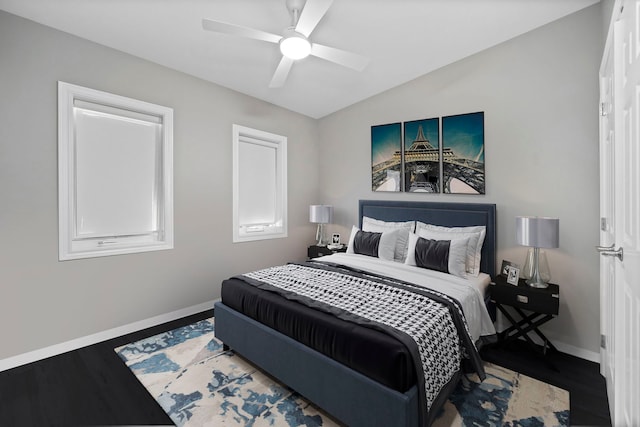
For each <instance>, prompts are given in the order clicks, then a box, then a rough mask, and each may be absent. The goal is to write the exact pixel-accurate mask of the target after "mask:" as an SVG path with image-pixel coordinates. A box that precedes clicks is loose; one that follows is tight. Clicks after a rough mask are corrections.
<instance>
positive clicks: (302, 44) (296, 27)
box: [202, 0, 369, 88]
mask: <svg viewBox="0 0 640 427" xmlns="http://www.w3.org/2000/svg"><path fill="white" fill-rule="evenodd" d="M331 3H333V0H286V6H287V9H288V10H289V12H290V13H291V16H292V20H291V26H289V27H287V28H286V29H285V30H284V31H283V34H282V35H277V34H273V33H268V32H265V31H262V30H257V29H254V28H248V27H243V26H241V25H236V24H229V23H227V22H222V21H214V20H211V19H206V18H205V19H203V20H202V28H204V29H205V30H208V31H214V32H217V33H224V34H231V35H235V36H240V37H248V38H250V39H255V40H261V41H265V42H270V43H275V44H279V45H280V52H281V53H282V59H281V60H280V63H279V64H278V67H277V68H276V71H275V73H274V74H273V78H272V79H271V82H270V83H269V87H271V88H277V87H281V86H283V85H284V82H285V81H286V80H287V76H288V75H289V71H290V70H291V66H292V65H293V63H294V62H295V61H296V60H299V59H303V58H306V57H307V56H308V55H313V56H316V57H318V58H322V59H325V60H327V61H330V62H333V63H335V64H339V65H342V66H344V67H348V68H351V69H353V70H356V71H362V70H363V69H364V68H365V67H366V66H367V64H368V63H369V59H368V58H365V57H364V56H361V55H358V54H356V53H352V52H347V51H345V50H342V49H337V48H334V47H329V46H325V45H321V44H318V43H312V42H311V41H310V40H309V36H310V35H311V33H312V32H313V30H314V29H315V28H316V25H318V22H320V20H321V19H322V17H324V15H325V13H327V10H329V7H330V6H331Z"/></svg>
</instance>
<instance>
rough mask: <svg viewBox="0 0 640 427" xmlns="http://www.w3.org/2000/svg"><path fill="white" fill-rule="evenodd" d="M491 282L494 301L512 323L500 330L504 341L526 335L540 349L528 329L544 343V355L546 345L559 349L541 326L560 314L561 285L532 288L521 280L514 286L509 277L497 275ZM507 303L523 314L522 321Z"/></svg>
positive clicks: (554, 349) (521, 315)
mask: <svg viewBox="0 0 640 427" xmlns="http://www.w3.org/2000/svg"><path fill="white" fill-rule="evenodd" d="M491 285H492V286H491V301H493V302H494V303H495V304H496V307H497V308H498V309H499V310H500V311H501V312H502V314H503V315H504V317H506V318H507V319H508V320H509V322H511V326H510V327H509V328H507V329H506V330H504V331H502V332H501V333H500V341H501V342H505V341H510V340H513V339H516V338H520V337H523V338H524V339H526V340H527V342H529V344H531V346H533V348H534V349H536V350H537V351H539V348H538V346H536V345H535V343H534V342H533V340H532V339H531V338H530V337H529V335H528V334H529V332H535V334H536V335H538V337H540V339H542V341H543V343H544V346H543V349H542V353H543V354H546V351H547V348H549V349H551V350H553V351H558V350H557V349H556V348H555V347H554V345H553V344H551V342H550V341H549V340H548V339H547V337H545V336H544V334H543V333H542V332H541V331H540V330H539V329H538V327H539V326H540V325H542V324H544V323H547V322H548V321H549V320H551V319H553V318H554V316H557V315H558V311H559V307H560V288H559V287H558V285H554V284H551V283H549V284H548V286H547V287H546V288H532V287H530V286H528V285H527V284H526V283H525V281H524V280H522V279H520V280H519V281H518V286H512V285H510V284H508V283H507V278H506V277H505V276H503V275H498V276H496V278H495V281H494V282H493V283H492V284H491ZM505 306H510V307H512V308H513V309H514V310H515V311H516V312H517V313H518V315H520V318H521V319H520V321H516V320H515V318H514V317H513V316H512V315H511V313H510V312H509V311H507V310H506V309H505ZM523 309H524V310H527V311H530V312H531V313H530V314H528V315H527V314H525V313H524V312H523V311H522V310H523Z"/></svg>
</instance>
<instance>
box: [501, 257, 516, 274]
mask: <svg viewBox="0 0 640 427" xmlns="http://www.w3.org/2000/svg"><path fill="white" fill-rule="evenodd" d="M509 267H516V268H520V266H519V265H518V264H516V263H515V262H511V261H507V260H506V259H505V260H503V261H502V268H500V274H501V275H503V276H504V277H509Z"/></svg>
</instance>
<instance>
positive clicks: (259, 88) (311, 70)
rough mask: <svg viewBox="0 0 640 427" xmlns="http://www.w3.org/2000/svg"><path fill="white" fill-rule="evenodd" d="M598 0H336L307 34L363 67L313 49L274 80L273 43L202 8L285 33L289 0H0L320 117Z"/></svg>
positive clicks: (6, 6) (1, 5) (0, 5)
mask: <svg viewBox="0 0 640 427" xmlns="http://www.w3.org/2000/svg"><path fill="white" fill-rule="evenodd" d="M598 1H599V0H394V1H391V0H386V1H385V0H335V1H334V3H333V4H332V6H331V7H330V8H329V11H328V12H327V14H326V15H325V16H324V18H323V19H322V20H321V21H320V23H319V24H318V26H317V27H316V29H315V31H314V32H313V33H312V34H311V37H310V39H311V41H312V42H313V41H316V42H318V43H321V44H324V45H328V46H332V47H337V48H341V49H344V50H349V51H352V52H355V53H358V54H361V55H364V56H367V57H368V58H370V60H371V61H370V63H369V65H368V66H367V68H366V69H365V70H364V71H362V72H357V71H353V70H350V69H348V68H344V67H341V66H339V65H336V64H333V63H330V62H327V61H324V60H322V59H319V58H315V57H308V58H306V59H304V60H301V61H298V62H296V63H295V64H294V65H293V68H292V70H291V73H290V74H289V78H288V80H287V81H286V83H285V85H284V86H283V87H282V88H278V89H270V88H269V87H268V85H269V82H270V80H271V77H272V75H273V72H274V70H275V68H276V66H277V64H278V62H279V60H280V52H279V50H278V46H277V45H275V44H271V43H266V42H261V41H255V40H249V39H242V38H239V37H234V36H228V35H222V34H217V33H213V32H208V31H204V30H203V29H202V24H201V21H202V18H209V19H214V20H220V21H226V22H230V23H234V24H239V25H244V26H247V27H253V28H257V29H261V30H263V31H267V32H272V33H275V34H282V31H283V29H284V28H285V27H287V26H288V25H290V21H291V18H290V16H289V12H288V11H287V9H286V7H285V0H0V9H2V10H5V11H7V12H10V13H13V14H15V15H19V16H22V17H25V18H28V19H31V20H33V21H36V22H39V23H41V24H44V25H47V26H50V27H53V28H56V29H59V30H62V31H65V32H68V33H71V34H74V35H77V36H79V37H82V38H85V39H88V40H91V41H94V42H96V43H100V44H103V45H106V46H109V47H112V48H114V49H118V50H120V51H123V52H127V53H130V54H132V55H136V56H139V57H141V58H145V59H147V60H149V61H153V62H155V63H158V64H162V65H165V66H167V67H170V68H173V69H176V70H179V71H182V72H185V73H188V74H191V75H194V76H197V77H199V78H202V79H204V80H208V81H211V82H214V83H217V84H219V85H222V86H225V87H228V88H231V89H234V90H236V91H238V92H242V93H245V94H247V95H251V96H253V97H256V98H259V99H262V100H265V101H268V102H270V103H273V104H276V105H279V106H282V107H284V108H287V109H290V110H293V111H297V112H299V113H302V114H305V115H307V116H310V117H313V118H320V117H323V116H325V115H328V114H331V113H333V112H335V111H337V110H340V109H342V108H344V107H347V106H349V105H351V104H354V103H356V102H358V101H361V100H363V99H365V98H368V97H370V96H372V95H375V94H378V93H380V92H383V91H385V90H387V89H391V88H393V87H395V86H398V85H400V84H402V83H405V82H407V81H409V80H412V79H414V78H416V77H419V76H421V75H424V74H426V73H428V72H430V71H433V70H435V69H437V68H440V67H442V66H445V65H447V64H450V63H452V62H454V61H457V60H459V59H462V58H464V57H466V56H468V55H471V54H474V53H476V52H479V51H481V50H483V49H486V48H488V47H491V46H494V45H496V44H498V43H501V42H503V41H505V40H508V39H510V38H513V37H516V36H518V35H520V34H523V33H525V32H527V31H530V30H532V29H534V28H537V27H539V26H542V25H544V24H547V23H549V22H551V21H554V20H556V19H559V18H561V17H563V16H566V15H568V14H571V13H573V12H576V11H578V10H580V9H582V8H585V7H587V6H590V5H592V4H594V3H597V2H598Z"/></svg>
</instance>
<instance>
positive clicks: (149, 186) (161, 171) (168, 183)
mask: <svg viewBox="0 0 640 427" xmlns="http://www.w3.org/2000/svg"><path fill="white" fill-rule="evenodd" d="M87 117H93V119H88V118H87ZM100 118H104V120H100ZM83 120H84V122H83ZM89 120H92V121H93V122H92V123H100V127H105V128H106V129H107V130H106V131H102V132H98V131H97V127H98V126H93V127H92V126H85V127H84V128H83V127H82V126H83V125H82V123H87V122H88V121H89ZM79 129H85V130H83V131H80V130H79ZM124 129H127V130H124ZM133 129H136V131H133ZM143 129H144V130H143ZM110 130H113V133H114V135H116V134H117V136H118V137H119V138H118V139H117V141H118V142H114V144H116V145H114V147H117V144H120V145H122V144H125V146H126V142H124V141H126V140H128V139H135V138H137V139H135V140H136V141H141V142H142V143H144V144H141V145H140V147H141V148H138V149H136V150H134V151H133V154H130V155H129V156H128V157H127V158H126V159H127V160H128V161H129V162H130V163H132V164H134V166H131V165H128V166H127V167H124V166H123V163H121V164H119V162H118V159H117V156H111V155H110V154H109V155H108V156H105V158H104V160H103V159H102V157H100V156H96V155H94V156H93V157H92V160H87V157H83V156H81V155H79V154H78V153H79V151H78V150H79V149H80V150H84V151H83V152H84V153H88V152H91V150H90V149H89V148H88V144H89V142H88V141H92V142H91V144H102V145H101V146H97V145H96V146H97V147H98V150H102V152H107V153H108V151H109V149H110V148H109V147H108V146H105V145H104V144H106V143H107V141H108V138H104V137H103V136H102V135H108V134H109V131H110ZM83 132H84V133H83ZM134 133H135V135H134ZM94 134H95V136H96V137H95V138H92V136H93V135H94ZM137 135H144V136H140V137H138V136H137ZM101 136H102V137H101ZM114 138H115V137H114ZM114 141H115V140H114ZM94 152H95V151H94ZM116 153H117V150H116ZM96 159H97V160H96ZM136 161H140V163H135V162H136ZM91 162H94V163H91ZM100 162H105V163H100ZM106 162H109V163H108V164H107V163H106ZM142 163H144V167H140V168H138V165H142ZM98 165H99V166H100V168H99V169H101V170H104V169H103V166H104V167H108V168H109V172H110V173H112V175H110V176H111V177H114V176H117V177H118V180H114V179H111V180H110V179H109V176H106V177H103V178H100V175H99V174H98V172H96V173H95V174H93V176H92V172H88V173H87V172H86V171H87V170H89V171H93V170H95V169H97V168H96V166H98ZM91 166H93V168H91ZM83 168H84V169H83ZM79 171H84V174H83V173H80V172H79ZM111 171H113V172H111ZM136 179H137V180H138V181H137V182H143V184H140V185H138V186H133V185H132V186H131V187H132V188H135V190H132V193H133V194H128V195H127V196H126V197H128V199H127V200H129V201H130V202H129V203H127V200H125V197H124V196H122V197H120V198H119V193H118V187H117V185H116V183H115V182H116V181H119V182H120V184H119V185H120V189H122V188H124V187H123V184H122V182H125V183H126V182H127V180H129V182H136V181H134V180H136ZM95 181H100V184H101V185H100V188H98V185H96V184H95ZM94 188H95V192H94ZM126 189H128V188H126ZM121 193H122V192H120V194H121ZM138 193H144V194H141V195H140V199H138V198H137V196H136V195H137V194H138ZM149 193H151V194H149ZM83 195H84V196H83ZM95 195H98V196H97V197H96V196H95ZM102 195H104V198H103V196H102ZM132 196H133V197H132ZM97 199H100V200H101V202H103V203H109V202H110V201H111V200H114V201H116V203H117V206H118V210H123V211H124V212H125V214H123V215H122V217H123V218H124V219H122V220H120V219H118V220H114V216H115V215H113V213H110V212H109V210H108V209H105V210H104V213H103V211H102V210H101V209H99V208H96V207H95V206H96V205H95V204H99V203H100V202H96V200H97ZM145 199H146V200H145ZM131 200H142V201H144V202H139V203H141V205H142V206H147V203H148V209H147V208H144V209H143V211H144V212H145V214H144V215H146V216H144V215H143V214H141V213H140V212H138V211H136V212H135V214H133V215H131V218H130V219H129V218H127V215H126V214H127V212H126V209H127V207H129V208H131V206H132V205H133V204H135V203H134V202H131ZM92 204H93V205H92ZM92 208H93V209H92ZM83 209H85V211H86V212H89V213H90V216H91V219H92V220H94V222H98V223H100V224H108V225H107V226H105V227H104V229H103V228H102V227H97V231H87V230H84V229H83V227H82V223H83V219H82V218H81V216H82V215H81V214H80V215H79V212H83ZM136 209H137V208H136ZM133 210H135V209H132V211H133ZM58 215H59V219H58V227H59V239H58V241H59V248H58V250H59V251H58V259H59V260H60V261H66V260H73V259H80V258H92V257H101V256H110V255H121V254H129V253H137V252H148V251H157V250H166V249H172V248H173V110H172V109H171V108H168V107H163V106H160V105H155V104H151V103H147V102H144V101H139V100H135V99H131V98H127V97H123V96H118V95H114V94H110V93H107V92H101V91H98V90H94V89H89V88H85V87H82V86H77V85H72V84H69V83H65V82H61V81H60V82H58ZM137 216H140V218H137ZM137 220H139V221H137ZM136 221H137V222H145V225H147V224H148V226H145V227H142V228H141V229H139V230H138V229H136V230H133V229H132V227H134V226H137V222H136ZM125 222H126V223H130V224H131V225H130V224H124V223H125ZM133 224H135V225H133ZM107 228H108V231H107Z"/></svg>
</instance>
